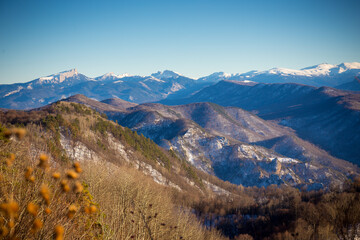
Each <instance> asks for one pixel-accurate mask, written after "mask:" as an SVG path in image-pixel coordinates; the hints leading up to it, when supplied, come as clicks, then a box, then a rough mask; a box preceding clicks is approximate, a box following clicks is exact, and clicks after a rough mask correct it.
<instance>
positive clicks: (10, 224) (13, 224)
mask: <svg viewBox="0 0 360 240" xmlns="http://www.w3.org/2000/svg"><path fill="white" fill-rule="evenodd" d="M8 226H9V228H10V229H12V228H13V227H15V222H14V219H10V221H9V223H8Z"/></svg>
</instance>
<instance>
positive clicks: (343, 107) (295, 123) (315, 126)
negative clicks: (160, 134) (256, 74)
mask: <svg viewBox="0 0 360 240" xmlns="http://www.w3.org/2000/svg"><path fill="white" fill-rule="evenodd" d="M206 101H207V102H213V103H216V104H219V105H221V106H233V107H240V108H243V109H245V110H248V111H252V112H253V113H256V114H257V115H258V116H259V117H261V118H263V119H266V120H274V121H277V122H279V123H280V124H281V125H284V126H288V127H291V128H292V129H294V130H295V131H296V132H297V134H298V136H300V137H301V138H303V139H305V140H308V141H310V142H312V143H313V144H316V145H317V146H320V147H321V148H323V149H324V150H326V151H328V152H329V153H330V154H332V155H333V156H336V157H338V158H341V159H345V160H348V161H351V162H353V163H356V164H357V165H360V161H359V157H358V156H359V155H360V149H359V148H358V147H357V144H358V143H359V142H360V94H359V93H355V92H349V91H343V90H339V89H334V88H330V87H320V88H318V87H312V86H307V85H301V84H295V83H292V84H284V83H273V84H265V83H251V84H250V83H243V82H238V81H221V82H219V83H217V84H215V85H212V86H209V87H207V88H204V89H202V90H201V91H199V92H198V93H196V94H194V95H193V96H191V97H189V98H184V99H177V100H174V99H168V100H163V101H160V103H162V104H166V105H179V104H189V103H196V102H206Z"/></svg>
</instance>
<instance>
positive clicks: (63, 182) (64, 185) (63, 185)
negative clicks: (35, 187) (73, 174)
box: [60, 179, 70, 192]
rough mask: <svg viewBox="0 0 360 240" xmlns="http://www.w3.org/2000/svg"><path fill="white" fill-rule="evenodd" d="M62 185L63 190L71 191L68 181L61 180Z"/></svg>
mask: <svg viewBox="0 0 360 240" xmlns="http://www.w3.org/2000/svg"><path fill="white" fill-rule="evenodd" d="M60 185H61V189H62V190H63V191H64V192H68V191H70V187H69V184H68V181H67V180H65V179H63V180H61V182H60Z"/></svg>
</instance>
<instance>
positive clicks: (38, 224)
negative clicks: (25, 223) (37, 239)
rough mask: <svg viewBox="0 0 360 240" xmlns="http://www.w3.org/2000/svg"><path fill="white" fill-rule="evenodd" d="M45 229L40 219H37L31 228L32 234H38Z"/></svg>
mask: <svg viewBox="0 0 360 240" xmlns="http://www.w3.org/2000/svg"><path fill="white" fill-rule="evenodd" d="M42 227H43V222H42V221H41V220H40V219H39V218H35V220H34V222H33V226H32V228H31V232H32V233H36V232H37V231H39V230H40V229H41V228H42Z"/></svg>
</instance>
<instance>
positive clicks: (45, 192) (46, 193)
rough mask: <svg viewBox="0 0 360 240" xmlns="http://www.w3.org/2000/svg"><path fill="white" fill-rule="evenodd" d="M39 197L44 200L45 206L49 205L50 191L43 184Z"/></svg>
mask: <svg viewBox="0 0 360 240" xmlns="http://www.w3.org/2000/svg"><path fill="white" fill-rule="evenodd" d="M40 195H41V196H42V198H43V199H44V200H45V202H46V204H47V205H49V204H50V189H49V187H48V186H47V185H45V184H43V185H42V186H41V188H40Z"/></svg>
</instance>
